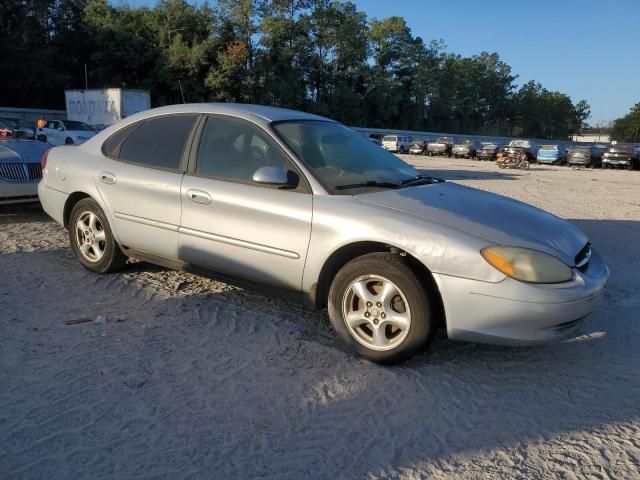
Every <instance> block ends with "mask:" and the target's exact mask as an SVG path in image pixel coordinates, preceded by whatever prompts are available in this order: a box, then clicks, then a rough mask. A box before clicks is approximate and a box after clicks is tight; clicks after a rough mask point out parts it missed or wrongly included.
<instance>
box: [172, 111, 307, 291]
mask: <svg viewBox="0 0 640 480" xmlns="http://www.w3.org/2000/svg"><path fill="white" fill-rule="evenodd" d="M201 130H202V132H201V135H200V136H199V138H198V142H197V144H195V145H194V148H193V149H192V165H191V166H190V169H189V172H188V173H187V174H186V175H185V177H184V179H183V181H182V188H181V195H182V220H181V223H180V259H181V260H183V261H185V262H188V263H190V264H192V265H195V266H199V267H204V268H206V269H209V270H213V271H217V272H221V273H225V274H229V275H232V276H235V277H240V278H244V279H249V280H252V281H256V282H260V283H263V284H267V285H272V286H278V287H284V288H290V289H295V290H299V289H300V288H301V283H302V273H303V268H304V262H305V258H306V254H307V247H308V244H309V238H310V235H311V214H312V200H313V197H312V195H311V193H310V190H309V187H308V186H307V183H306V180H305V179H304V178H303V177H302V175H301V173H300V172H298V171H297V170H296V168H295V166H294V165H293V164H292V163H291V161H290V159H288V158H287V157H286V154H285V153H284V152H283V151H282V150H281V149H280V148H279V147H278V146H277V144H276V143H275V142H274V141H273V139H272V138H270V136H269V135H268V134H267V133H266V132H265V131H264V130H262V129H261V128H260V127H258V126H256V125H254V124H252V123H250V122H247V121H244V120H239V119H235V118H232V117H224V116H208V117H207V118H206V120H205V121H204V124H203V125H202V127H201ZM265 166H276V167H283V168H285V169H287V171H288V172H289V178H290V179H291V186H289V187H287V188H282V186H280V187H278V186H268V185H264V184H258V183H255V182H254V181H253V175H254V173H255V172H256V170H257V169H259V168H261V167H265Z"/></svg>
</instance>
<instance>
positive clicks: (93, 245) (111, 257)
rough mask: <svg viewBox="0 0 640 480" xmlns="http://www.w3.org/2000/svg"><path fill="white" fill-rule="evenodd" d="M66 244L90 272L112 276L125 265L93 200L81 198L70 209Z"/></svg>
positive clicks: (125, 260)
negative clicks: (67, 242) (69, 244)
mask: <svg viewBox="0 0 640 480" xmlns="http://www.w3.org/2000/svg"><path fill="white" fill-rule="evenodd" d="M69 241H70V243H71V249H72V250H73V253H74V254H75V256H76V258H77V259H78V261H79V262H80V263H81V264H82V265H83V266H84V267H85V268H86V269H88V270H91V271H92V272H96V273H108V272H115V271H116V270H119V269H120V268H122V267H123V266H124V264H125V263H126V262H127V256H126V255H125V254H124V253H122V250H120V246H119V245H118V244H117V242H116V241H115V237H114V236H113V232H112V231H111V227H110V226H109V222H108V221H107V217H106V215H105V214H104V212H103V211H102V209H101V208H100V205H98V202H96V201H95V200H94V199H93V198H84V199H82V200H80V201H79V202H78V203H76V204H75V206H74V207H73V210H72V211H71V217H70V219H69Z"/></svg>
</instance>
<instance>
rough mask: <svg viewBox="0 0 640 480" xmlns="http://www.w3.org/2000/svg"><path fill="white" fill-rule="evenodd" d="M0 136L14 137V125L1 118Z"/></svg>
mask: <svg viewBox="0 0 640 480" xmlns="http://www.w3.org/2000/svg"><path fill="white" fill-rule="evenodd" d="M0 138H13V127H12V126H11V124H9V123H7V122H5V121H4V120H2V119H1V118H0Z"/></svg>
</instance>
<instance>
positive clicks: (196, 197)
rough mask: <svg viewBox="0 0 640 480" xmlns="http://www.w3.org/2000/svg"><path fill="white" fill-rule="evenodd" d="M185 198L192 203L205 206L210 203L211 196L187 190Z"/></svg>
mask: <svg viewBox="0 0 640 480" xmlns="http://www.w3.org/2000/svg"><path fill="white" fill-rule="evenodd" d="M187 197H189V200H191V201H192V202H196V203H203V204H205V205H206V204H209V203H211V195H209V194H208V193H207V192H203V191H202V190H197V189H195V188H191V189H189V190H187Z"/></svg>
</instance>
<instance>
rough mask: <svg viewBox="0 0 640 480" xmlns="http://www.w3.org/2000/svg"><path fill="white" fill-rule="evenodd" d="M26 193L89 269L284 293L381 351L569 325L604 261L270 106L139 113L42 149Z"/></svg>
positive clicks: (534, 219)
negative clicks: (151, 271)
mask: <svg viewBox="0 0 640 480" xmlns="http://www.w3.org/2000/svg"><path fill="white" fill-rule="evenodd" d="M44 163H45V169H44V174H43V180H42V181H41V183H40V185H39V189H38V191H39V196H40V200H41V202H42V205H43V206H44V209H45V210H46V212H47V213H48V214H49V215H50V216H51V217H53V218H54V219H55V220H56V221H58V222H59V223H60V224H62V225H64V226H65V228H67V229H68V231H69V239H70V242H71V248H72V249H73V251H74V253H75V255H76V257H77V258H78V260H79V262H80V263H81V264H82V265H84V266H85V267H86V268H88V269H90V270H92V271H94V272H98V273H103V272H110V271H114V270H117V269H119V268H120V267H122V266H123V265H124V264H125V262H126V261H127V258H128V257H135V258H139V259H143V260H146V261H150V262H153V263H157V264H161V265H165V266H169V267H173V268H181V269H188V270H194V271H198V272H205V273H207V274H217V275H220V276H222V277H223V278H226V279H229V280H230V281H235V280H238V281H242V282H247V281H249V282H251V283H252V284H256V285H261V286H262V287H264V288H266V289H268V290H273V289H277V290H279V291H289V292H294V293H295V294H297V295H298V296H299V297H300V298H301V299H303V300H305V301H307V302H308V303H310V304H311V305H313V306H315V307H317V308H324V307H327V308H328V311H329V316H330V319H331V322H332V324H333V326H334V328H335V330H336V331H337V332H338V334H339V335H340V336H341V337H342V338H343V339H344V340H345V342H346V343H347V344H348V345H349V346H351V347H352V348H353V350H354V351H356V352H357V353H359V354H360V355H362V356H363V357H365V358H367V359H370V360H373V361H376V362H381V363H392V362H398V361H402V360H404V359H407V358H408V357H410V356H412V355H414V354H415V353H417V352H419V351H421V350H422V349H424V348H425V346H426V345H427V344H429V342H430V341H431V340H432V339H433V337H434V335H435V333H436V331H437V329H438V328H441V327H442V328H445V329H446V331H447V334H448V336H449V338H450V339H452V340H471V341H480V342H490V343H506V344H531V343H539V342H548V341H556V340H560V339H565V338H568V337H571V336H574V335H576V332H577V331H578V329H579V327H580V323H581V320H582V319H583V318H584V317H585V316H586V315H588V314H589V313H590V312H592V311H593V309H594V307H595V305H596V303H597V302H598V300H599V298H600V297H601V295H602V293H603V289H604V286H605V283H606V281H607V278H608V275H609V271H608V269H607V266H606V265H605V263H604V262H603V260H602V259H601V258H600V256H599V255H598V253H597V251H596V250H595V249H594V248H593V247H592V246H591V244H590V242H589V239H588V238H587V237H586V236H585V235H584V234H583V233H582V232H581V231H580V230H578V229H577V228H576V227H575V226H573V225H571V224H570V223H568V222H566V221H564V220H561V219H560V218H557V217H555V216H553V215H551V214H549V213H546V212H544V211H541V210H539V209H537V208H534V207H532V206H529V205H526V204H524V203H521V202H517V201H515V200H510V199H507V198H504V197H501V196H498V195H494V194H490V193H486V192H482V191H479V190H475V189H472V188H467V187H463V186H460V185H456V184H453V183H448V182H444V181H441V180H438V179H436V178H432V177H430V176H427V175H423V174H421V173H420V172H418V171H416V170H415V169H414V168H412V167H411V166H409V165H407V164H406V163H404V162H403V161H401V160H400V159H399V158H397V157H396V156H394V155H392V154H390V153H388V152H386V151H384V150H382V149H380V148H379V147H377V146H376V145H374V144H373V143H372V142H370V141H369V140H367V139H366V138H364V137H362V136H361V135H359V134H358V133H355V132H354V131H352V130H350V129H348V128H346V127H344V126H343V125H341V124H339V123H336V122H334V121H331V120H328V119H326V118H322V117H318V116H315V115H310V114H306V113H302V112H297V111H292V110H284V109H277V108H270V107H261V106H250V105H232V104H197V105H180V106H172V107H164V108H160V109H155V110H149V111H147V112H143V113H140V114H137V115H134V116H132V117H129V118H127V119H126V120H124V121H121V122H119V123H117V124H116V125H114V126H112V127H110V128H108V129H106V130H104V131H103V132H101V133H99V134H97V135H96V136H95V137H94V138H92V139H90V140H88V141H87V142H86V143H85V144H83V145H81V146H77V147H68V146H60V147H56V148H53V149H52V150H51V151H50V152H49V154H48V157H47V158H45V161H44Z"/></svg>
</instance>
